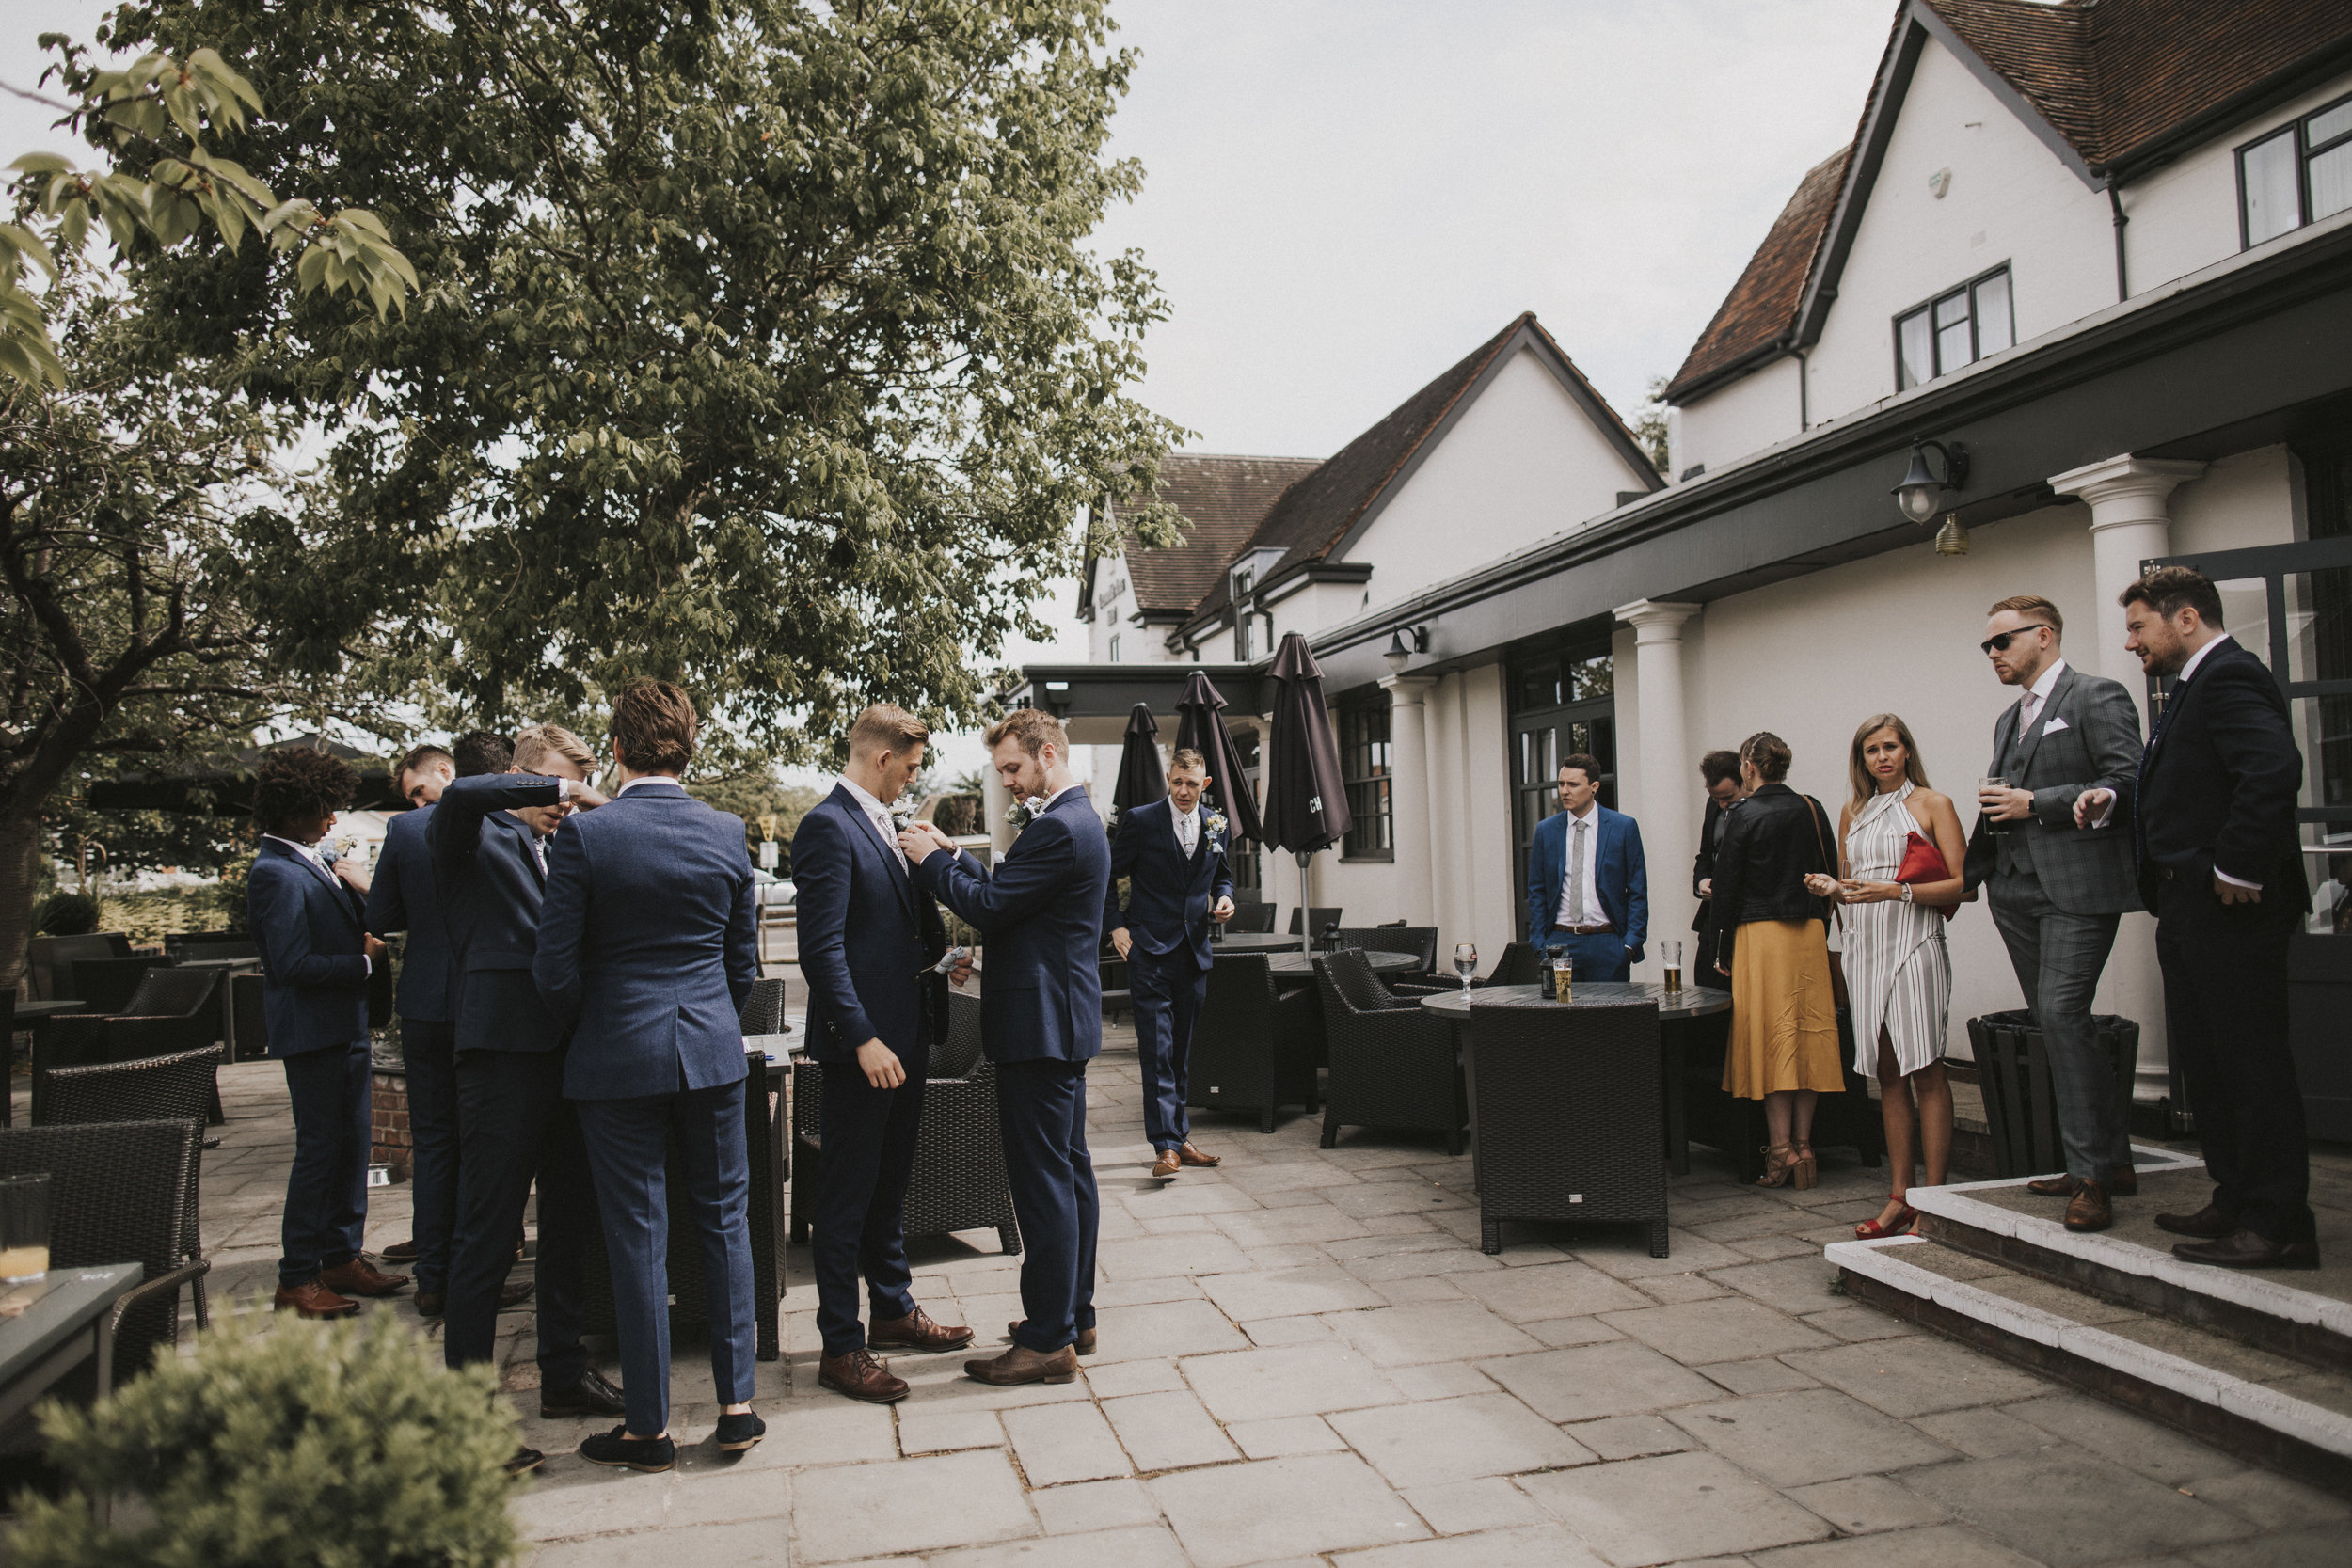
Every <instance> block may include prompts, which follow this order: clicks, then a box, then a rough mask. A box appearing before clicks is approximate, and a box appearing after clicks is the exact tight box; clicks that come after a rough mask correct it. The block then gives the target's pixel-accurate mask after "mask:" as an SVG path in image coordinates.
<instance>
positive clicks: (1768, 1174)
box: [1756, 1144, 1797, 1187]
mask: <svg viewBox="0 0 2352 1568" xmlns="http://www.w3.org/2000/svg"><path fill="white" fill-rule="evenodd" d="M1796 1168H1797V1146H1796V1145H1795V1144H1766V1145H1764V1174H1763V1175H1761V1176H1759V1177H1757V1178H1756V1185H1757V1186H1759V1187H1785V1186H1787V1185H1788V1178H1789V1176H1790V1175H1791V1174H1792V1173H1793V1172H1794V1171H1795V1170H1796Z"/></svg>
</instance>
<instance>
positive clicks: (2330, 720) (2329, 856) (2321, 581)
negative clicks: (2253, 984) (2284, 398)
mask: <svg viewBox="0 0 2352 1568" xmlns="http://www.w3.org/2000/svg"><path fill="white" fill-rule="evenodd" d="M2149 564H2151V565H2155V564H2159V563H2158V562H2150V563H2149ZM2162 564H2167V565H2179V566H2194V567H2196V568H2197V569H2198V570H2199V571H2201V572H2202V573H2204V574H2205V575H2206V576H2207V577H2208V578H2212V579H2213V582H2214V586H2215V587H2216V588H2217V589H2219V590H2220V593H2221V608H2222V613H2223V616H2224V618H2225V620H2226V621H2227V622H2228V626H2229V631H2230V635H2231V636H2232V637H2233V638H2235V639H2236V640H2237V641H2238V643H2239V644H2240V645H2241V646H2243V647H2244V648H2245V649H2246V650H2247V651H2248V652H2249V653H2251V654H2253V655H2255V656H2256V657H2259V658H2261V659H2262V661H2263V662H2264V663H2265V664H2267V665H2268V666H2269V667H2270V673H2271V678H2272V679H2274V680H2276V681H2277V682H2278V683H2279V689H2280V693H2281V694H2283V695H2284V696H2285V698H2286V700H2287V714H2288V720H2289V721H2290V723H2292V725H2293V726H2294V730H2295V739H2296V745H2297V746H2298V747H2300V748H2301V750H2302V752H2303V793H2302V797H2301V799H2300V800H2298V801H2297V802H2296V814H2295V815H2296V827H2297V830H2298V832H2299V833H2300V835H2301V837H2302V847H2303V857H2304V860H2303V868H2304V875H2305V879H2307V880H2308V881H2309V882H2310V884H2311V889H2312V912H2311V915H2310V916H2309V918H2308V919H2306V920H2305V921H2304V922H2303V925H2302V927H2300V928H2299V929H2298V930H2297V931H2296V934H2295V936H2294V937H2293V938H2292V939H2291V941H2290V943H2289V947H2288V955H2287V1006H2288V1030H2289V1036H2290V1038H2291V1039H2292V1041H2293V1044H2294V1048H2295V1070H2296V1079H2297V1080H2298V1082H2299V1083H2300V1085H2301V1086H2302V1090H2303V1106H2304V1113H2305V1116H2306V1117H2308V1118H2309V1122H2310V1128H2311V1135H2312V1137H2314V1138H2333V1139H2344V1138H2352V1035H2347V1033H2346V1031H2345V1030H2344V1024H2343V1020H2344V1015H2345V1013H2346V1011H2347V1010H2352V536H2340V537H2335V538H2321V539H2312V540H2306V541H2304V542H2303V543H2300V544H2295V545H2274V546H2264V547H2261V548H2257V549H2247V550H2225V551H2219V552H2217V553H2214V554H2211V555H2190V556H2177V557H2174V558H2172V559H2171V560H2170V561H2168V562H2162ZM2160 684H2164V683H2153V682H2152V683H2151V685H2152V687H2153V686H2156V685H2160ZM2191 1109H2192V1111H2193V1109H2194V1107H2192V1108H2191Z"/></svg>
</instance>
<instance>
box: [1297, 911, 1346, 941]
mask: <svg viewBox="0 0 2352 1568" xmlns="http://www.w3.org/2000/svg"><path fill="white" fill-rule="evenodd" d="M1306 914H1307V931H1301V930H1300V929H1299V928H1298V916H1299V910H1298V908H1297V906H1296V905H1293V906H1292V907H1291V927H1290V930H1291V935H1293V936H1304V935H1306V934H1307V933H1308V932H1309V931H1311V932H1312V933H1313V934H1314V935H1316V936H1321V935H1323V928H1324V927H1326V926H1337V925H1338V924H1339V923H1340V911H1338V910H1337V909H1328V910H1318V909H1315V908H1314V907H1313V906H1311V905H1310V906H1309V907H1308V909H1307V911H1306Z"/></svg>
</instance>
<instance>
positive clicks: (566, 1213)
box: [425, 724, 621, 1467]
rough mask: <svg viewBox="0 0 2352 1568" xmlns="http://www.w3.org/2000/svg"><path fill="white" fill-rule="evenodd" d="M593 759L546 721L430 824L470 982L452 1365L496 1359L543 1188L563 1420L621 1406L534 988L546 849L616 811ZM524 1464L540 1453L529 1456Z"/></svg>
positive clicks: (560, 1035)
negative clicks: (583, 1327)
mask: <svg viewBox="0 0 2352 1568" xmlns="http://www.w3.org/2000/svg"><path fill="white" fill-rule="evenodd" d="M595 762H596V759H595V758H594V757H593V756H591V755H590V754H589V752H588V748H587V747H586V746H584V745H582V744H581V743H580V737H579V736H576V735H574V734H572V733H571V731H569V730H565V729H560V728H558V727H556V726H555V725H552V724H542V725H534V726H532V728H530V729H527V730H524V731H523V732H522V733H521V734H520V735H518V736H516V737H515V760H514V762H513V764H512V765H511V767H510V768H509V770H508V771H506V772H504V773H485V774H482V775H479V776H477V777H474V778H469V779H459V780H457V781H455V782H454V783H453V784H450V785H449V786H448V787H446V788H445V789H443V790H442V791H441V799H440V800H439V801H438V802H437V804H436V805H435V807H434V811H433V818H432V820H431V821H429V822H427V823H426V824H425V844H426V846H427V847H429V848H430V849H431V850H432V851H433V879H434V887H435V889H436V891H437V894H438V895H439V898H440V904H441V920H442V923H443V925H444V926H446V927H447V928H448V930H449V940H450V948H451V951H452V954H453V959H454V962H455V967H456V972H457V1006H456V1015H457V1016H456V1035H455V1038H454V1041H453V1044H454V1045H455V1048H456V1063H457V1144H458V1148H457V1227H456V1231H455V1234H454V1235H453V1238H452V1240H451V1243H450V1265H449V1281H448V1294H447V1301H446V1304H445V1306H444V1307H443V1327H442V1333H441V1350H442V1354H443V1355H444V1357H445V1358H446V1359H447V1361H448V1363H449V1365H451V1366H453V1367H463V1366H466V1365H467V1364H469V1363H471V1362H480V1361H488V1360H490V1359H491V1358H492V1357H493V1355H494V1354H495V1353H496V1350H497V1347H498V1311H499V1300H500V1292H501V1287H502V1286H503V1285H504V1283H505V1280H506V1273H507V1270H508V1268H509V1267H510V1266H511V1265H512V1264H513V1262H514V1258H515V1239H516V1237H517V1236H518V1235H520V1234H521V1233H522V1224H523V1209H524V1206H525V1205H526V1204H527V1203H528V1202H529V1200H530V1197H531V1188H532V1180H534V1179H535V1180H537V1182H538V1185H539V1253H538V1263H537V1267H536V1269H535V1270H534V1273H535V1274H536V1275H537V1281H536V1282H537V1286H538V1298H539V1299H538V1320H539V1351H538V1359H539V1409H540V1413H541V1414H542V1415H543V1416H547V1417H550V1418H553V1417H558V1416H580V1415H599V1416H611V1415H618V1414H619V1413H620V1409H621V1404H620V1395H619V1390H617V1389H615V1388H613V1387H612V1385H611V1384H609V1383H607V1382H606V1381H605V1380H604V1379H603V1378H602V1377H601V1376H599V1375H598V1374H597V1373H596V1370H595V1369H594V1368H593V1367H591V1366H590V1365H589V1364H588V1352H587V1350H586V1348H585V1347H583V1346H582V1345H581V1344H580V1309H581V1307H580V1298H581V1292H582V1291H583V1290H584V1288H585V1286H584V1275H583V1273H582V1259H583V1256H584V1252H585V1248H586V1246H587V1244H588V1238H589V1236H590V1235H591V1234H592V1231H593V1227H594V1226H595V1225H596V1200H595V1195H594V1191H593V1185H592V1182H591V1180H590V1178H589V1175H588V1159H587V1153H586V1150H585V1149H584V1148H581V1146H580V1123H579V1120H578V1118H577V1117H575V1116H574V1115H573V1113H572V1111H571V1108H570V1107H569V1106H567V1105H566V1104H565V1103H564V1025H563V1024H562V1023H561V1022H558V1020H557V1019H556V1017H555V1015H554V1014H553V1013H552V1012H550V1011H549V1010H548V1007H547V1006H546V1004H545V1003H543V1002H541V1001H540V999H539V991H538V988H537V987H536V986H534V985H533V984H532V977H531V963H532V958H534V957H535V956H536V955H537V953H538V951H539V911H540V905H541V902H542V900H543V897H544V888H545V885H546V882H547V874H548V873H547V854H548V847H547V841H548V838H549V837H550V836H551V835H553V834H554V833H555V832H556V830H557V828H558V827H559V826H560V825H561V824H562V823H563V822H564V819H565V817H566V816H569V815H570V814H571V812H572V811H573V810H574V809H575V808H578V809H581V810H587V809H590V808H594V807H596V806H601V805H603V804H604V803H605V798H604V797H603V796H602V795H600V794H598V793H596V790H594V789H592V788H590V787H589V785H588V783H587V780H588V770H589V769H590V768H593V767H594V766H595ZM537 1463H538V1455H537V1454H536V1452H535V1450H532V1449H525V1450H523V1453H522V1454H520V1455H518V1456H517V1458H516V1464H517V1465H522V1466H524V1467H528V1466H529V1465H535V1464H537Z"/></svg>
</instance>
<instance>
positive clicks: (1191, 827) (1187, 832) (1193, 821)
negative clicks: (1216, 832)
mask: <svg viewBox="0 0 2352 1568" xmlns="http://www.w3.org/2000/svg"><path fill="white" fill-rule="evenodd" d="M1176 842H1177V844H1178V845H1180V846H1182V847H1183V848H1184V858H1185V859H1186V860H1190V859H1191V858H1192V849H1193V846H1194V845H1196V844H1198V843H1200V817H1198V816H1195V815H1194V814H1192V813H1191V812H1186V813H1185V814H1184V818H1183V820H1182V822H1181V823H1180V824H1179V827H1178V831H1177V833H1176Z"/></svg>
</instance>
